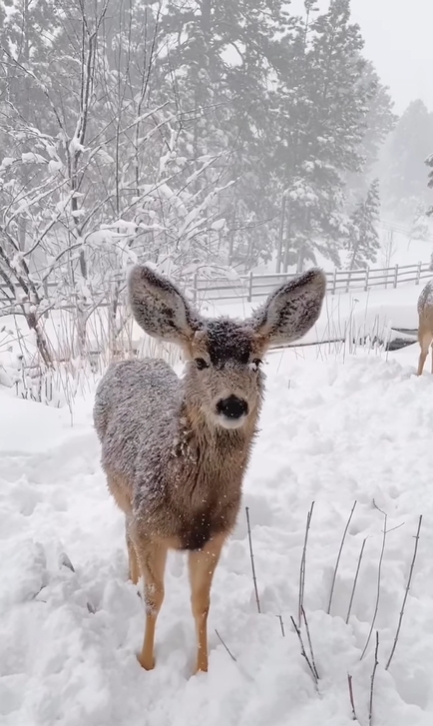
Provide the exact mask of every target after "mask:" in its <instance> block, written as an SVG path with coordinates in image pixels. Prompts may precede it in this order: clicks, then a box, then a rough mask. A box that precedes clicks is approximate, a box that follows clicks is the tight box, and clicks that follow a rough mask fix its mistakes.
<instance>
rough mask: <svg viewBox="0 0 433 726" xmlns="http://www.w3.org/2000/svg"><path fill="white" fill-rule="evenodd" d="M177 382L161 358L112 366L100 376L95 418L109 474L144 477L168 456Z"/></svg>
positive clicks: (124, 476) (173, 429) (123, 362)
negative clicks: (142, 475) (143, 475)
mask: <svg viewBox="0 0 433 726" xmlns="http://www.w3.org/2000/svg"><path fill="white" fill-rule="evenodd" d="M179 403H180V381H179V378H178V377H177V376H176V374H175V373H174V371H173V370H172V369H171V368H170V366H169V365H167V363H165V362H164V361H161V360H155V359H145V360H142V361H137V360H132V361H122V362H121V363H114V364H112V365H111V366H110V367H109V369H108V371H107V373H106V374H105V376H104V378H103V379H102V380H101V382H100V384H99V386H98V389H97V392H96V400H95V407H94V422H95V428H96V431H97V434H98V437H99V439H100V441H101V444H102V465H103V467H104V469H105V470H106V472H107V474H110V475H115V476H119V477H121V478H123V479H127V480H128V481H129V482H130V486H131V487H132V486H133V483H134V481H135V479H136V477H137V474H139V473H144V474H145V475H146V478H147V477H148V476H150V475H151V473H152V472H153V471H154V472H155V470H156V468H159V466H160V464H161V460H162V459H163V458H164V457H165V456H167V454H168V451H169V446H170V441H172V439H173V437H174V435H175V433H174V432H175V425H176V418H177V414H178V409H179Z"/></svg>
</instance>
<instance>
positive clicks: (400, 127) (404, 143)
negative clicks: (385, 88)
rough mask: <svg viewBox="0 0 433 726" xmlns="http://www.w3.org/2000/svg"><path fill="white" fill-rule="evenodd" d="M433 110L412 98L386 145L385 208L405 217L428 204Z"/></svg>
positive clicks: (382, 166)
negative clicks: (422, 205) (427, 161)
mask: <svg viewBox="0 0 433 726" xmlns="http://www.w3.org/2000/svg"><path fill="white" fill-rule="evenodd" d="M432 138H433V114H432V113H429V111H428V110H427V108H426V106H425V104H424V103H423V102H422V101H420V100H417V101H413V102H412V103H411V104H410V105H409V106H408V108H407V109H406V111H405V112H404V113H403V115H402V116H401V118H400V119H399V121H398V123H397V125H396V127H395V130H394V131H393V132H392V133H391V135H390V137H389V139H388V140H387V143H386V145H385V147H384V150H383V153H382V155H381V156H382V158H381V163H380V170H379V173H380V178H381V184H382V189H383V199H384V208H385V209H386V211H387V212H388V214H390V215H393V216H395V217H396V218H397V219H400V220H402V221H410V220H411V219H412V217H413V215H414V213H415V210H416V208H417V206H418V205H419V204H420V203H422V204H425V205H426V206H427V205H428V204H429V194H428V189H427V181H428V179H427V176H428V174H427V171H426V169H425V165H424V162H425V159H426V157H427V156H428V154H429V153H430V152H431V144H432Z"/></svg>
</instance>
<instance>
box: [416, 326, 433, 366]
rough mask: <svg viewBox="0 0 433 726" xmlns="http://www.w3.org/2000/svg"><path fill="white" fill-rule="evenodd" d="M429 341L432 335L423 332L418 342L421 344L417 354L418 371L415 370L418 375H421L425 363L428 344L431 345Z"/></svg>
mask: <svg viewBox="0 0 433 726" xmlns="http://www.w3.org/2000/svg"><path fill="white" fill-rule="evenodd" d="M431 343H432V336H431V335H430V334H428V335H426V334H424V335H423V336H420V338H419V344H420V346H421V352H420V354H419V361H418V372H417V375H418V376H421V375H422V372H423V369H424V364H425V361H426V358H427V356H428V350H429V346H430V345H431ZM432 372H433V363H432Z"/></svg>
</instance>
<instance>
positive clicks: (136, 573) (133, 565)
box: [125, 516, 141, 585]
mask: <svg viewBox="0 0 433 726" xmlns="http://www.w3.org/2000/svg"><path fill="white" fill-rule="evenodd" d="M125 519H126V522H125V525H126V546H127V548H128V561H129V579H130V580H131V581H132V582H133V584H134V585H137V583H138V581H139V579H140V575H141V572H140V565H139V564H138V557H137V552H136V550H135V545H134V543H133V541H132V539H131V535H130V533H129V528H130V520H129V517H128V516H127V517H126V518H125Z"/></svg>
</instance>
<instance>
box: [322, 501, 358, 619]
mask: <svg viewBox="0 0 433 726" xmlns="http://www.w3.org/2000/svg"><path fill="white" fill-rule="evenodd" d="M355 507H356V499H355V501H354V503H353V507H352V509H351V512H350V514H349V519H348V520H347V523H346V526H345V528H344V532H343V537H342V538H341V543H340V549H339V550H338V555H337V561H336V563H335V567H334V575H333V577H332V584H331V592H330V593H329V603H328V610H327V613H328V615H329V613H330V612H331V605H332V598H333V595H334V587H335V580H336V579H337V571H338V565H339V564H340V557H341V553H342V551H343V547H344V540H345V539H346V534H347V530H348V529H349V525H350V522H351V520H352V516H353V512H354V511H355Z"/></svg>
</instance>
